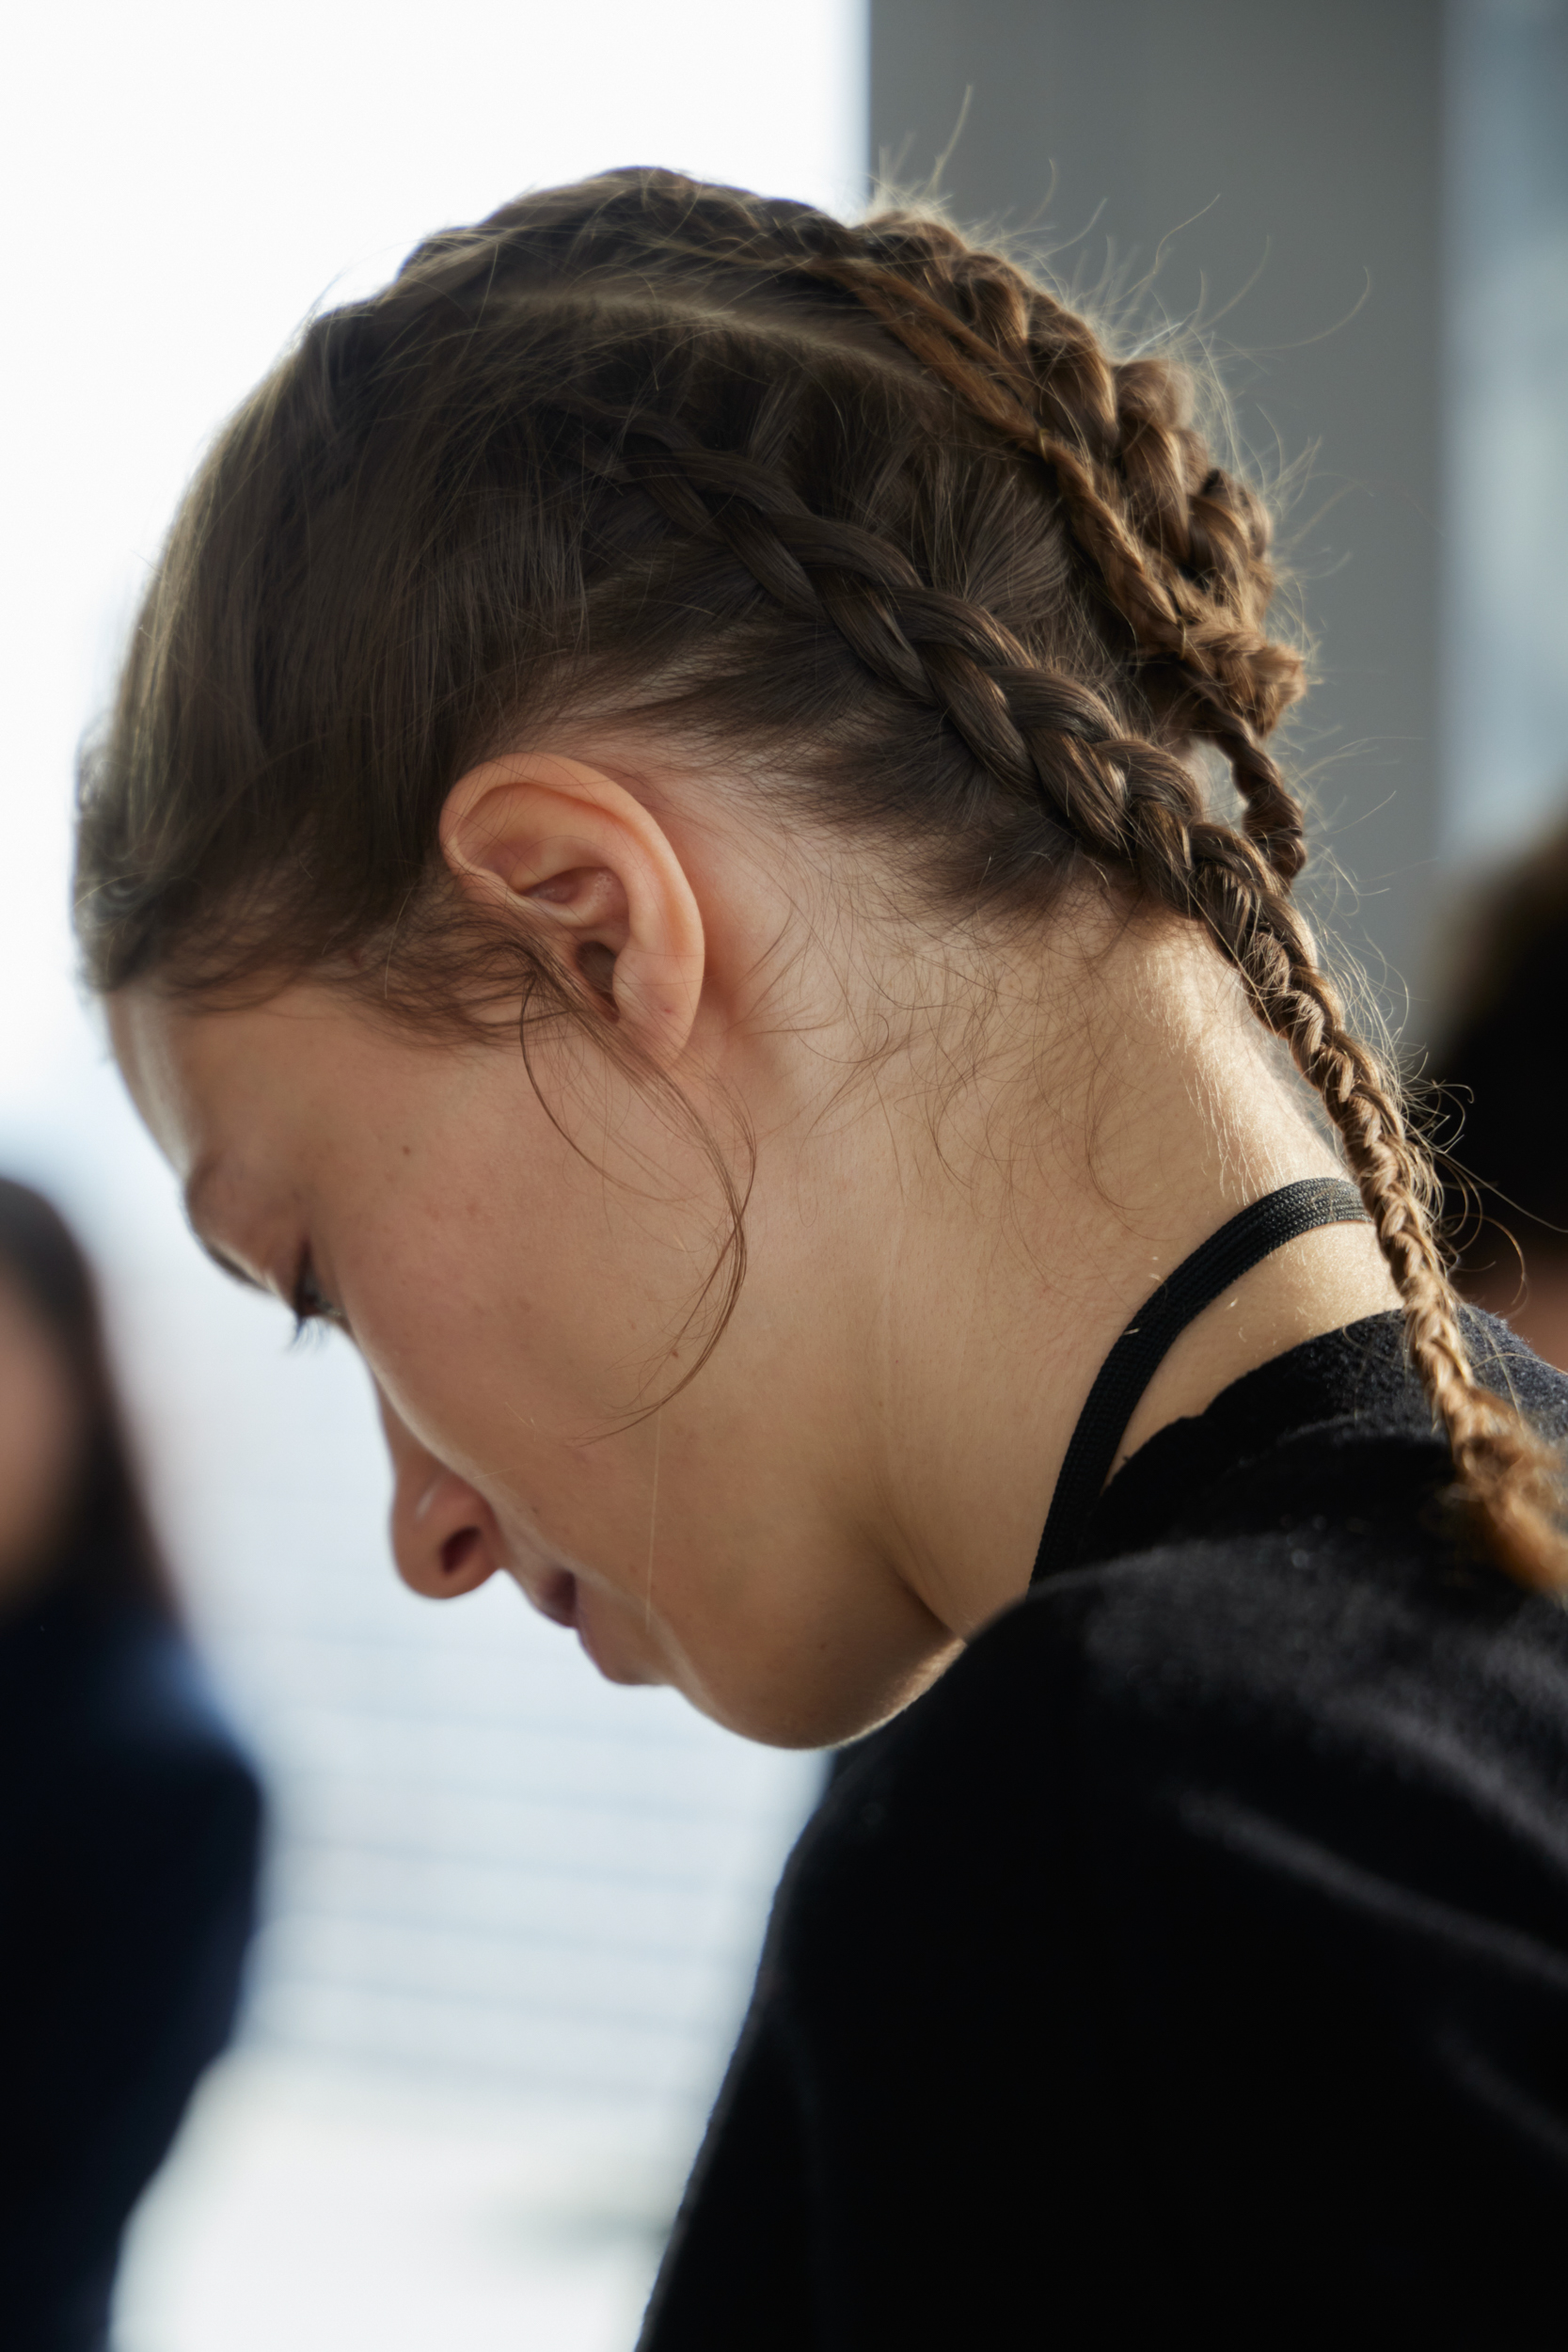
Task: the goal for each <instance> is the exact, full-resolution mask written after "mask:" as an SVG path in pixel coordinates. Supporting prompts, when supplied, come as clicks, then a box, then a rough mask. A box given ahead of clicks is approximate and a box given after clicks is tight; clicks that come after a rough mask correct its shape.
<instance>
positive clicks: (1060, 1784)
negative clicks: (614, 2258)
mask: <svg viewBox="0 0 1568 2352" xmlns="http://www.w3.org/2000/svg"><path fill="white" fill-rule="evenodd" d="M1475 1328H1476V1333H1477V1337H1478V1340H1479V1343H1480V1345H1481V1348H1482V1349H1483V1350H1485V1351H1487V1352H1496V1351H1507V1352H1508V1353H1509V1355H1510V1357H1511V1359H1512V1361H1511V1367H1510V1369H1511V1373H1512V1377H1513V1383H1514V1386H1515V1389H1516V1391H1517V1392H1518V1393H1519V1394H1520V1397H1521V1400H1522V1401H1523V1402H1524V1403H1526V1404H1527V1406H1529V1407H1530V1408H1531V1409H1532V1411H1533V1412H1534V1413H1535V1414H1536V1415H1537V1416H1538V1417H1539V1419H1540V1420H1541V1421H1542V1422H1543V1423H1544V1425H1546V1426H1548V1427H1550V1428H1551V1429H1552V1430H1553V1431H1554V1432H1560V1431H1562V1430H1563V1429H1565V1428H1568V1381H1565V1380H1564V1379H1562V1378H1561V1377H1560V1375H1557V1374H1556V1373H1552V1372H1549V1371H1547V1370H1546V1369H1545V1368H1544V1366H1542V1365H1540V1364H1539V1363H1537V1362H1536V1361H1535V1359H1533V1358H1531V1357H1528V1355H1525V1354H1523V1352H1522V1351H1521V1350H1520V1349H1519V1347H1518V1343H1517V1342H1514V1341H1513V1340H1512V1339H1511V1338H1510V1337H1509V1335H1508V1334H1507V1332H1506V1331H1505V1330H1504V1329H1503V1327H1501V1326H1500V1325H1497V1324H1493V1323H1490V1322H1487V1321H1484V1320H1483V1319H1481V1318H1478V1319H1477V1321H1476V1326H1475ZM1447 1470H1448V1465H1447V1456H1446V1452H1445V1449H1444V1447H1443V1446H1442V1445H1441V1444H1440V1443H1439V1442H1438V1441H1437V1440H1436V1439H1435V1438H1433V1433H1432V1428H1431V1422H1430V1419H1429V1416H1428V1414H1427V1412H1426V1410H1425V1407H1424V1406H1423V1405H1422V1403H1421V1400H1420V1397H1419V1394H1418V1391H1416V1389H1415V1386H1414V1383H1413V1382H1412V1381H1411V1379H1410V1377H1409V1375H1408V1374H1407V1373H1406V1371H1405V1369H1404V1365H1403V1360H1402V1350H1401V1342H1400V1333H1399V1325H1398V1320H1397V1318H1395V1317H1393V1316H1378V1317H1374V1318H1372V1319H1371V1320H1370V1321H1369V1322H1366V1323H1362V1324H1357V1325H1355V1326H1353V1327H1351V1328H1350V1329H1348V1330H1345V1331H1340V1332H1336V1333H1334V1334H1332V1335H1331V1336H1329V1337H1328V1338H1326V1339H1323V1340H1318V1341H1314V1342H1313V1343H1310V1344H1309V1345H1307V1346H1305V1347H1301V1348H1297V1349H1295V1350H1293V1351H1292V1352H1291V1354H1290V1355H1288V1356H1285V1357H1282V1358H1280V1359H1278V1360H1276V1361H1275V1362H1274V1363H1272V1364H1268V1365H1265V1366H1264V1367H1263V1368H1262V1369H1261V1370H1260V1371H1259V1372H1256V1373H1253V1374H1251V1375H1248V1376H1247V1377H1246V1378H1244V1379H1243V1380H1240V1381H1238V1382H1237V1383H1236V1384H1235V1386H1234V1387H1232V1388H1230V1389H1228V1390H1227V1391H1226V1392H1225V1393H1224V1394H1223V1395H1222V1396H1220V1397H1219V1398H1218V1399H1217V1400H1216V1401H1215V1403H1214V1404H1213V1405H1212V1406H1210V1408H1209V1410H1208V1411H1207V1412H1205V1413H1204V1414H1202V1415H1201V1416H1200V1417H1198V1418H1196V1419H1195V1420H1190V1421H1184V1422H1176V1423H1174V1424H1173V1425H1172V1426H1170V1427H1168V1428H1166V1429H1164V1430H1163V1431H1161V1432H1160V1434H1159V1435H1158V1436H1157V1437H1155V1438H1152V1439H1151V1440H1150V1442H1149V1443H1148V1445H1146V1446H1145V1447H1143V1448H1142V1450H1141V1451H1140V1452H1139V1453H1138V1454H1135V1455H1134V1456H1133V1458H1132V1460H1131V1461H1130V1462H1129V1463H1128V1464H1127V1465H1126V1466H1125V1468H1124V1469H1123V1470H1121V1472H1120V1473H1119V1475H1118V1476H1117V1478H1116V1479H1115V1480H1114V1481H1113V1483H1112V1484H1111V1486H1109V1487H1108V1488H1107V1489H1106V1492H1105V1494H1104V1495H1103V1497H1102V1498H1101V1502H1100V1505H1099V1507H1098V1510H1097V1512H1096V1515H1095V1518H1094V1520H1093V1522H1092V1525H1091V1530H1090V1538H1089V1545H1088V1549H1087V1553H1086V1555H1085V1562H1084V1565H1081V1566H1080V1567H1079V1568H1077V1569H1076V1570H1075V1571H1074V1572H1073V1573H1071V1574H1069V1575H1066V1576H1063V1577H1060V1578H1059V1579H1057V1580H1056V1581H1053V1582H1048V1583H1046V1584H1044V1585H1043V1586H1041V1587H1040V1588H1038V1589H1037V1591H1035V1592H1034V1593H1032V1594H1031V1595H1030V1596H1029V1597H1027V1598H1026V1599H1025V1600H1023V1601H1022V1602H1021V1603H1020V1604H1019V1605H1018V1606H1017V1607H1015V1608H1012V1609H1010V1610H1008V1611H1007V1612H1006V1613H1005V1614H1004V1615H1003V1616H1001V1617H1000V1618H998V1619H997V1620H996V1621H995V1622H993V1623H992V1624H991V1625H990V1627H988V1628H987V1629H986V1630H985V1631H984V1632H983V1633H981V1634H980V1635H979V1637H978V1638H977V1639H976V1640H975V1641H974V1643H973V1644H972V1645H970V1647H969V1648H968V1649H967V1650H966V1651H965V1652H964V1654H963V1655H962V1657H961V1658H959V1659H958V1661H957V1662H956V1663H955V1664H954V1665H953V1666H952V1667H951V1669H950V1670H949V1671H948V1672H947V1673H946V1674H945V1675H944V1676H943V1677H942V1680H941V1681H940V1682H939V1683H938V1684H937V1685H936V1686H935V1688H934V1689H933V1690H932V1691H931V1692H928V1693H927V1696H926V1697H925V1698H924V1699H922V1700H921V1701H920V1702H919V1703H918V1705H916V1706H915V1707H913V1708H911V1709H910V1710H909V1711H908V1713H907V1714H906V1715H905V1716H903V1717H902V1718H900V1719H899V1720H898V1721H897V1722H896V1723H895V1724H893V1725H891V1726H890V1727H889V1728H888V1730H886V1731H885V1732H883V1733H881V1734H879V1735H878V1736H877V1737H876V1738H874V1739H873V1740H870V1741H868V1742H866V1743H865V1747H864V1749H863V1753H861V1754H860V1755H859V1756H855V1755H854V1754H853V1752H851V1758H850V1760H849V1761H848V1762H847V1766H846V1768H845V1769H844V1770H843V1771H842V1772H840V1774H839V1775H838V1777H837V1778H836V1780H835V1783H834V1785H833V1787H832V1790H831V1792H830V1795H829V1797H828V1799H827V1800H826V1802H825V1803H824V1804H823V1806H822V1808H821V1810H820V1811H819V1813H818V1814H817V1816H816V1818H815V1819H814V1820H813V1821H812V1822H811V1824H810V1825H809V1827H808V1829H807V1831H806V1833H805V1835H804V1836H803V1837H802V1838H801V1840H800V1845H799V1847H798V1848H797V1850H796V1852H795V1854H794V1856H793V1857H792V1860H791V1862H790V1865H789V1867H788V1870H787V1872H786V1874H785V1878H784V1884H783V1886H782V1888H781V1891H780V1895H779V1898H778V1901H777V1904H776V1907H775V1912H774V1916H773V1922H772V1926H771V1928H770V1931H769V1934H768V1945H767V1948H766V1952H765V1955H764V1959H763V1963H762V1968H761V1972H760V1975H759V1978H758V1982H757V1989H756V1994H755V1997H754V2001H753V2004H752V2012H751V2015H750V2018H749V2020H748V2023H747V2025H746V2027H745V2030H744V2033H743V2035H742V2038H741V2042H740V2045H739V2048H738V2050H737V2052H736V2058H735V2060H734V2062H733V2065H732V2068H731V2071H730V2074H729V2078H728V2080H727V2082H726V2084H725V2087H724V2090H723V2092H722V2094H721V2099H720V2102H719V2105H718V2107H717V2108H716V2111H715V2116H714V2120H713V2123H712V2125H711V2127H710V2131H709V2136H708V2139H707V2142H706V2144H705V2149H704V2152H703V2154H702V2156H701V2158H700V2160H699V2163H698V2166H697V2169H696V2171H695V2172H694V2174H693V2178H692V2183H691V2185H690V2187H689V2191H688V2194H687V2200H686V2202H685V2204H684V2206H683V2209H682V2214H681V2217H680V2220H679V2222H678V2224H677V2227H676V2233H675V2236H674V2239H673V2244H672V2248H671V2250H670V2253H669V2256H668V2258H667V2260H666V2263H665V2266H664V2269H663V2271H662V2273H661V2275H660V2279H659V2282H658V2285H657V2289H656V2291H655V2295H654V2299H653V2303H652V2305H651V2307H650V2312H649V2317H648V2321H647V2324H646V2328H645V2330H644V2335H643V2339H642V2341H643V2344H644V2345H645V2346H646V2347H647V2348H648V2352H774V2347H777V2352H784V2347H785V2346H787V2347H788V2348H789V2352H851V2348H853V2352H877V2348H879V2347H882V2346H887V2347H890V2352H892V2348H893V2347H897V2348H898V2352H906V2348H913V2347H924V2346H932V2347H935V2346H939V2345H940V2346H942V2347H943V2348H944V2352H969V2348H970V2347H974V2348H975V2352H1008V2348H1010V2347H1012V2346H1014V2345H1021V2346H1022V2345H1031V2346H1032V2345H1036V2344H1062V2345H1069V2346H1078V2345H1088V2344H1094V2345H1100V2344H1114V2345H1120V2344H1128V2345H1135V2346H1138V2347H1140V2352H1154V2347H1156V2346H1158V2345H1160V2344H1164V2342H1166V2341H1167V2339H1168V2338H1169V2337H1170V2336H1171V2335H1172V2334H1173V2333H1175V2332H1180V2334H1182V2335H1185V2336H1187V2337H1190V2338H1191V2339H1192V2340H1193V2341H1196V2342H1199V2343H1203V2344H1223V2345H1227V2346H1229V2345H1234V2346H1238V2347H1240V2346H1242V2345H1245V2346H1247V2347H1248V2348H1249V2352H1256V2348H1257V2347H1259V2346H1261V2345H1268V2346H1271V2347H1272V2346H1276V2345H1279V2344H1314V2345H1318V2346H1324V2345H1334V2346H1339V2345H1344V2344H1356V2345H1359V2344H1367V2345H1369V2346H1370V2345H1373V2344H1375V2345H1377V2346H1379V2347H1380V2352H1395V2347H1402V2346H1404V2345H1407V2344H1408V2345H1415V2344H1420V2345H1422V2346H1428V2345H1432V2344H1443V2345H1466V2346H1473V2347H1475V2352H1505V2347H1506V2348H1507V2352H1515V2348H1516V2347H1525V2346H1529V2347H1543V2348H1544V2347H1545V2346H1548V2345H1551V2346H1559V2347H1560V2346H1562V2345H1564V2344H1568V1615H1565V1613H1564V1612H1563V1611H1562V1610H1561V1609H1560V1607H1559V1606H1558V1605H1556V1604H1555V1603H1553V1602H1551V1601H1548V1600H1544V1599H1540V1598H1533V1597H1529V1596H1528V1595H1526V1594H1525V1593H1523V1592H1521V1591H1520V1590H1518V1589H1517V1588H1516V1587H1514V1586H1513V1585H1512V1584H1510V1583H1509V1582H1507V1581H1504V1580H1503V1579H1502V1578H1501V1577H1500V1576H1498V1575H1497V1574H1495V1573H1494V1572H1493V1571H1491V1570H1490V1569H1488V1568H1486V1567H1484V1566H1481V1565H1475V1564H1473V1563H1466V1562H1465V1561H1464V1560H1462V1559H1461V1558H1460V1557H1459V1556H1458V1555H1457V1554H1456V1553H1455V1552H1454V1550H1453V1549H1452V1548H1451V1546H1450V1544H1449V1541H1448V1539H1447V1537H1446V1536H1445V1535H1444V1534H1443V1533H1442V1532H1441V1527H1440V1523H1439V1521H1438V1518H1437V1515H1436V1512H1435V1510H1434V1508H1433V1498H1434V1495H1435V1492H1436V1489H1437V1488H1438V1487H1439V1486H1441V1484H1442V1483H1443V1481H1444V1478H1445V1476H1446V1474H1447Z"/></svg>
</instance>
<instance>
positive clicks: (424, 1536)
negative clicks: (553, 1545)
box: [376, 1391, 504, 1600]
mask: <svg viewBox="0 0 1568 2352" xmlns="http://www.w3.org/2000/svg"><path fill="white" fill-rule="evenodd" d="M376 1401H377V1403H378V1404H379V1406H380V1408H381V1426H382V1428H383V1429H384V1430H385V1431H386V1433H387V1450H388V1453H389V1454H390V1455H391V1457H392V1478H393V1485H392V1514H391V1530H390V1533H391V1538H392V1558H393V1560H394V1561H395V1562H396V1564H397V1572H398V1574H399V1576H401V1577H402V1579H403V1581H404V1583H405V1584H406V1585H408V1586H409V1587H410V1588H411V1589H412V1590H413V1591H414V1592H416V1593H422V1594H423V1595H424V1597H425V1598H426V1599H427V1600H451V1599H455V1597H457V1595H458V1594H459V1593H471V1592H473V1591H474V1589H475V1588H476V1586H478V1585H481V1584H483V1582H484V1581H485V1580H486V1579H487V1578H488V1577H492V1576H494V1575H495V1573H496V1570H497V1569H498V1568H499V1567H501V1566H502V1565H504V1562H503V1559H502V1553H501V1541H500V1531H499V1528H498V1527H497V1525H496V1520H495V1515H494V1513H493V1512H492V1511H491V1509H490V1506H489V1504H488V1503H487V1502H485V1500H484V1498H483V1495H481V1494H480V1493H479V1492H478V1490H477V1489H476V1488H475V1487H473V1486H469V1484H468V1482H467V1479H466V1478H459V1477H458V1476H457V1474H456V1472H455V1471H454V1470H448V1468H447V1466H446V1464H445V1463H444V1462H442V1461H439V1460H438V1459H437V1458H436V1455H435V1454H432V1453H431V1452H430V1451H429V1449H428V1448H427V1447H425V1446H422V1445H421V1444H420V1441H419V1439H418V1438H416V1437H414V1436H413V1435H412V1434H411V1433H410V1431H409V1430H408V1429H407V1428H406V1427H405V1426H404V1422H402V1421H401V1420H400V1419H399V1417H398V1415H397V1413H396V1412H395V1411H394V1409H393V1407H392V1406H390V1405H388V1402H387V1399H386V1398H385V1397H384V1396H382V1395H381V1394H380V1391H377V1398H376Z"/></svg>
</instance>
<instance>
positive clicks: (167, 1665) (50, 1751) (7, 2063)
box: [0, 1597, 260, 2352]
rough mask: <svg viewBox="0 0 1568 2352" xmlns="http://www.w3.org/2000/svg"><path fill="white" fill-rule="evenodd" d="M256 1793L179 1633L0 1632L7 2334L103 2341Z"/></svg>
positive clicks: (241, 1912) (224, 1988)
mask: <svg viewBox="0 0 1568 2352" xmlns="http://www.w3.org/2000/svg"><path fill="white" fill-rule="evenodd" d="M259 1827H260V1799H259V1796H258V1792H257V1787H256V1782H255V1778H254V1776H253V1774H252V1772H251V1771H250V1768H249V1766H248V1765H247V1764H246V1763H245V1759H244V1758H243V1756H241V1755H240V1753H239V1751H238V1749H237V1748H236V1746H235V1744H234V1741H233V1739H232V1737H231V1735H230V1733H229V1731H228V1730H227V1729H226V1728H225V1726H224V1724H222V1722H221V1721H220V1720H219V1718H218V1716H217V1714H216V1712H215V1710H214V1707H213V1704H212V1701H211V1699H210V1697H209V1696H208V1695H207V1692H206V1691H205V1688H204V1686H203V1684H202V1682H201V1679H200V1677H199V1676H198V1671H197V1668H196V1664H195V1661H194V1660H193V1659H192V1657H191V1654H190V1652H189V1650H188V1648H187V1647H186V1645H185V1644H184V1643H183V1642H182V1640H181V1638H180V1636H179V1635H178V1634H177V1633H176V1632H175V1631H174V1630H173V1629H171V1628H170V1627H169V1626H167V1625H166V1623H165V1622H164V1621H163V1620H162V1618H160V1617H159V1616H157V1615H155V1614H154V1613H151V1612H150V1611H146V1610H141V1609H135V1608H131V1607H127V1606H116V1607H107V1606H105V1607H99V1608H87V1607H86V1606H85V1605H82V1604H73V1603H72V1602H71V1599H70V1598H69V1597H61V1598H56V1599H53V1600H51V1601H49V1602H48V1603H46V1604H45V1605H43V1606H41V1607H39V1608H36V1609H30V1610H29V1611H27V1612H26V1613H25V1614H24V1615H22V1616H20V1617H18V1618H16V1619H13V1620H10V1621H8V1623H7V1624H6V1626H5V1627H4V1629H0V2344H3V2345H4V2346H5V2352H98V2347H100V2346H101V2345H102V2344H103V2343H104V2341H105V2335H106V2328H107V2320H108V2307H109V2297H110V2292H111V2289H112V2286H113V2281H114V2271H115V2262H116V2257H117V2255H118V2252H119V2238H120V2233H121V2231H122V2229H123V2227H124V2224H125V2220H126V2217H127V2215H128V2214H129V2213H130V2211H131V2208H132V2206H133V2205H134V2203H135V2200H136V2198H137V2197H138V2196H139V2195H140V2193H141V2190H142V2188H143V2187H144V2185H146V2183H147V2181H148V2179H149V2178H150V2175H151V2173H152V2171H153V2170H154V2169H155V2168H156V2166H157V2164H158V2163H159V2161H160V2159H161V2158H162V2156H163V2154H164V2152H165V2150H166V2148H167V2146H168V2144H169V2141H170V2139H171V2138H172V2137H173V2136H174V2131H175V2128H176V2126H177V2124H178V2123H179V2121H180V2118H181V2115H182V2112H183V2110H184V2106H185V2103H186V2101H187V2099H188V2098H189V2097H190V2093H191V2090H192V2087H193V2086H194V2084H195V2082H196V2080H197V2077H198V2074H199V2073H200V2072H201V2069H202V2068H203V2067H204V2066H205V2065H206V2064H207V2062H208V2060H209V2059H210V2058H213V2057H214V2055H215V2054H216V2052H217V2051H218V2050H219V2049H220V2048H221V2047H222V2044H223V2042H224V2041H225V2039H226V2037H227V2035H228V2032H229V2028H230V2021H231V2019H232V2017H233V2012H234V2002H235V1996H236V1994H237V1991H238V1988H239V1980H240V1967H241V1963H242V1961H243V1958H244V1954H245V1943H246V1939H247V1937H248V1935H249V1932H250V1926H251V1916H252V1910H253V1905H254V1899H255V1881H256V1860H257V1844H258V1836H259Z"/></svg>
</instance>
